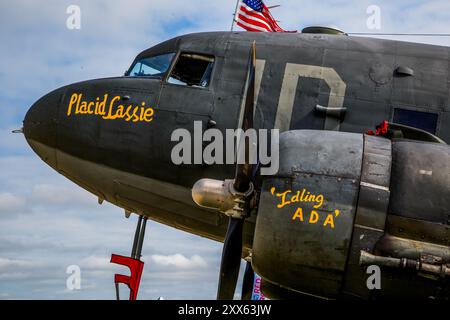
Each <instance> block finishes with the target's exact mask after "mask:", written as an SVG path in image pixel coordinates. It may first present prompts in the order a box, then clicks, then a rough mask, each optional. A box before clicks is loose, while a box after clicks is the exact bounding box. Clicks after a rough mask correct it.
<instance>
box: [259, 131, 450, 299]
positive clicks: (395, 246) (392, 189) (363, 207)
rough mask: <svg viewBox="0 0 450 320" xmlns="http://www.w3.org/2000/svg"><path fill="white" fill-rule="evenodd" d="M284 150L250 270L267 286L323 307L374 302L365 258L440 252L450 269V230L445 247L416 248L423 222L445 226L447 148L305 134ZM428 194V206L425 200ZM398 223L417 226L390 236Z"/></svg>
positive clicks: (263, 206) (283, 143)
mask: <svg viewBox="0 0 450 320" xmlns="http://www.w3.org/2000/svg"><path fill="white" fill-rule="evenodd" d="M279 147H280V149H279V150H280V168H279V171H278V174H277V175H276V176H271V177H267V178H265V179H264V181H263V185H262V189H261V196H260V200H259V205H258V215H257V220H256V227H255V236H254V241H253V250H252V265H253V268H254V270H255V272H257V273H258V274H259V275H261V276H262V278H263V281H266V282H269V283H271V284H272V285H274V286H277V287H280V288H285V289H288V290H290V291H294V292H298V293H305V294H309V295H314V296H320V297H325V298H337V297H339V296H341V295H345V294H349V295H353V296H360V297H363V298H367V297H369V295H370V292H369V290H368V288H367V286H366V279H367V276H368V275H367V274H366V272H365V268H363V267H361V266H360V261H359V259H360V256H361V250H363V251H367V252H371V253H373V254H378V253H381V254H383V255H386V256H387V255H389V256H392V257H398V258H405V255H406V256H408V255H409V256H408V258H411V259H414V258H417V259H419V260H420V259H422V256H425V255H427V254H429V253H430V252H433V253H434V254H438V255H440V256H441V258H442V259H441V260H440V261H441V262H440V263H448V262H450V251H448V250H449V248H448V245H449V241H450V239H449V229H448V228H447V233H446V234H445V232H444V238H443V239H442V241H441V243H438V244H436V243H435V242H433V241H430V242H429V243H424V244H423V246H422V247H423V250H418V249H417V248H418V246H417V244H416V243H412V242H410V240H412V241H415V240H416V239H414V238H413V237H412V236H411V235H412V233H413V232H414V230H417V221H419V222H420V220H421V221H423V222H424V223H429V222H435V223H436V222H439V223H444V222H443V220H442V219H443V218H444V215H446V214H447V213H448V211H447V212H446V213H444V211H443V210H444V208H450V203H449V202H450V177H449V175H450V169H449V165H450V148H449V146H447V145H443V144H436V143H423V142H416V141H407V140H398V141H397V142H396V141H394V142H391V140H388V139H385V138H381V137H374V136H369V135H362V134H353V133H344V132H332V131H312V130H299V131H289V132H285V133H283V134H282V135H281V136H280V146H279ZM427 158H428V159H430V160H431V161H426V159H427ZM438 158H439V159H438ZM393 159H394V165H392V163H393ZM432 159H434V160H436V161H435V162H434V160H432ZM445 170H447V171H445ZM433 175H434V176H433ZM427 187H428V188H431V190H427V191H426V194H427V195H428V198H427V199H428V200H427V201H428V203H423V199H421V198H420V194H419V190H422V189H424V188H427ZM430 201H435V204H436V206H434V205H433V204H432V203H430ZM427 206H428V207H430V206H433V209H430V210H428V213H427V210H425V208H427ZM397 218H400V219H412V220H415V221H414V222H415V223H416V225H415V226H413V225H411V227H409V226H410V224H409V222H410V221H405V220H402V221H401V223H402V226H403V227H402V232H403V235H402V237H403V238H397V237H398V235H396V236H395V237H393V236H392V233H393V232H394V231H392V232H391V233H388V232H387V231H389V230H390V229H396V227H395V225H396V223H399V222H398V219H397ZM449 218H450V217H449ZM413 229H414V230H413ZM428 232H429V233H432V232H433V230H431V229H430V230H429V231H428ZM421 236H422V240H423V239H424V238H423V235H421ZM430 237H431V235H430ZM398 239H401V240H405V239H407V240H406V244H405V241H403V242H402V244H401V245H400V244H399V242H398ZM442 242H446V246H445V245H444V246H442V245H443V244H444V243H442ZM414 250H415V252H416V254H415V255H414V254H412V252H414ZM446 250H447V251H446ZM419 251H420V252H419Z"/></svg>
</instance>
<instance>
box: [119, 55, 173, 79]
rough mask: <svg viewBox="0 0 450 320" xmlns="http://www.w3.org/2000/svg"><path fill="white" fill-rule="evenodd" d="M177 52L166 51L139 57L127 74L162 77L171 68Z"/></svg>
mask: <svg viewBox="0 0 450 320" xmlns="http://www.w3.org/2000/svg"><path fill="white" fill-rule="evenodd" d="M174 56H175V53H166V54H162V55H158V56H153V57H147V58H142V59H139V60H138V61H136V62H135V64H134V65H133V67H132V68H130V71H129V72H128V73H127V76H130V77H153V78H160V79H162V78H163V77H164V75H165V73H166V72H167V70H169V67H170V64H171V62H172V59H173V57H174Z"/></svg>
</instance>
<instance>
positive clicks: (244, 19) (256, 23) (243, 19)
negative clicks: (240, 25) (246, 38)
mask: <svg viewBox="0 0 450 320" xmlns="http://www.w3.org/2000/svg"><path fill="white" fill-rule="evenodd" d="M238 18H239V20H240V21H241V22H245V23H246V24H248V25H250V26H251V25H253V26H255V27H260V28H263V29H265V31H272V28H270V26H269V25H267V24H266V23H262V22H259V21H256V20H253V19H251V18H248V17H246V16H244V15H242V14H239V15H238Z"/></svg>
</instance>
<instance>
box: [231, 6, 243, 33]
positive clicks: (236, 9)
mask: <svg viewBox="0 0 450 320" xmlns="http://www.w3.org/2000/svg"><path fill="white" fill-rule="evenodd" d="M240 1H241V0H237V1H236V8H235V9H234V14H233V22H232V23H231V31H233V29H234V24H235V23H236V14H237V11H238V8H239V2H240Z"/></svg>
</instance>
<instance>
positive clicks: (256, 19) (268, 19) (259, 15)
mask: <svg viewBox="0 0 450 320" xmlns="http://www.w3.org/2000/svg"><path fill="white" fill-rule="evenodd" d="M235 14H236V16H235V21H236V23H237V25H238V26H239V27H241V28H243V29H245V30H247V31H253V32H260V31H262V32H295V31H285V30H283V29H281V28H280V26H279V25H278V23H277V21H276V20H275V19H274V17H273V16H272V14H271V13H270V10H269V8H267V7H266V5H265V4H264V2H263V1H262V0H240V4H239V8H238V10H237V12H236V13H235Z"/></svg>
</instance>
